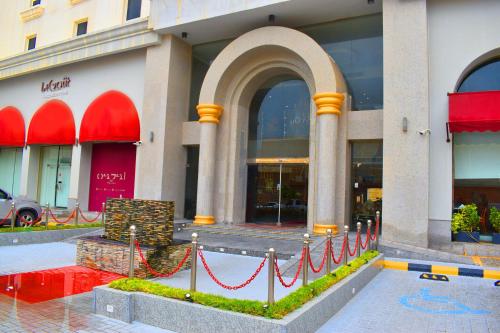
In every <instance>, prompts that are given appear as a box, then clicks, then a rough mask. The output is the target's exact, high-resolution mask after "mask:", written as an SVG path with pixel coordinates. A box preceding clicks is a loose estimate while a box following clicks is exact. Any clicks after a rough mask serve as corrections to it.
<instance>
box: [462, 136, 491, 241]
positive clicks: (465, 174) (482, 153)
mask: <svg viewBox="0 0 500 333" xmlns="http://www.w3.org/2000/svg"><path fill="white" fill-rule="evenodd" d="M453 156H454V162H455V163H454V166H455V180H454V208H455V210H458V209H459V208H460V206H461V205H465V204H470V203H474V204H476V206H477V207H478V213H479V215H480V216H481V232H482V233H483V234H484V233H488V232H490V231H491V230H492V228H491V226H490V225H489V221H488V217H489V211H490V209H491V208H492V207H496V208H497V209H500V132H495V133H494V132H484V133H480V132H476V133H456V134H454V135H453Z"/></svg>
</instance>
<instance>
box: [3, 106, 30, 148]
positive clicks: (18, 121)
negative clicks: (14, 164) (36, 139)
mask: <svg viewBox="0 0 500 333" xmlns="http://www.w3.org/2000/svg"><path fill="white" fill-rule="evenodd" d="M0 133H1V134H0V146H1V147H23V146H24V136H25V135H26V129H25V126H24V118H23V115H22V114H21V112H19V110H18V109H16V108H15V107H13V106H6V107H4V108H3V109H0Z"/></svg>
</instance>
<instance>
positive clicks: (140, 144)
mask: <svg viewBox="0 0 500 333" xmlns="http://www.w3.org/2000/svg"><path fill="white" fill-rule="evenodd" d="M134 146H142V141H137V142H134Z"/></svg>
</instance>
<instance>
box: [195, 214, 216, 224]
mask: <svg viewBox="0 0 500 333" xmlns="http://www.w3.org/2000/svg"><path fill="white" fill-rule="evenodd" d="M193 224H196V225H207V224H215V218H214V217H213V216H201V215H196V216H195V217H194V221H193Z"/></svg>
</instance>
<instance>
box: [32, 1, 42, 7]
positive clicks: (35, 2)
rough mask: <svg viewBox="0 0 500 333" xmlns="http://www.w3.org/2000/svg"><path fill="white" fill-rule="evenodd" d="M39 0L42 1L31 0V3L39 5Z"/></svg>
mask: <svg viewBox="0 0 500 333" xmlns="http://www.w3.org/2000/svg"><path fill="white" fill-rule="evenodd" d="M41 2H42V1H41V0H32V1H31V5H32V6H36V5H39V4H40V3H41Z"/></svg>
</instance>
